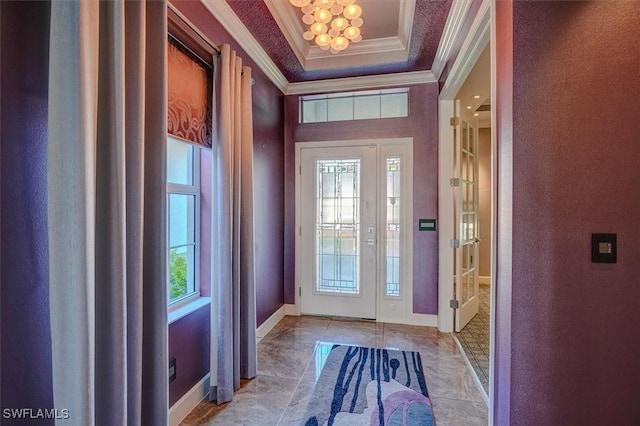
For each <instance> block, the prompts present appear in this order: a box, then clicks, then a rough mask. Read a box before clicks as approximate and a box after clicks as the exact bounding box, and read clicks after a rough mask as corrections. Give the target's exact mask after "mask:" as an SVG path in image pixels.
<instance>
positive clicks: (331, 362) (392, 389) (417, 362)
mask: <svg viewBox="0 0 640 426" xmlns="http://www.w3.org/2000/svg"><path fill="white" fill-rule="evenodd" d="M303 422H304V423H303V424H304V425H305V426H319V425H329V426H332V425H335V426H338V425H349V426H357V425H367V426H373V425H380V426H382V425H385V426H400V425H403V426H404V425H410V426H434V425H435V420H434V417H433V411H432V410H431V401H430V400H429V393H428V391H427V384H426V382H425V379H424V373H423V369H422V360H421V359H420V354H419V353H418V352H410V351H398V350H391V349H374V348H363V347H358V346H346V345H334V346H333V348H332V350H331V352H330V353H329V356H328V357H327V361H326V363H325V365H324V367H323V369H322V372H321V373H320V377H319V378H318V381H317V383H316V386H315V388H314V390H313V394H312V396H311V399H310V400H309V405H308V406H307V411H306V414H305V417H304V420H303Z"/></svg>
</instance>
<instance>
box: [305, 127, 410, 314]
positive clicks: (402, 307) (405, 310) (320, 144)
mask: <svg viewBox="0 0 640 426" xmlns="http://www.w3.org/2000/svg"><path fill="white" fill-rule="evenodd" d="M372 144H375V145H378V146H380V147H382V146H391V145H405V146H407V149H408V154H407V157H408V158H409V159H411V160H413V138H383V139H356V140H339V141H314V142H296V144H295V164H296V166H295V167H296V174H295V176H296V179H295V209H296V216H295V223H296V227H295V229H296V234H295V235H296V241H295V314H296V315H300V313H301V312H300V307H301V303H300V285H301V283H300V266H299V262H300V260H301V239H300V232H299V229H300V225H301V208H300V199H301V182H300V172H299V170H300V165H301V154H302V152H301V150H302V149H304V148H330V147H347V146H367V145H372ZM378 165H379V164H378ZM403 168H404V170H405V173H403V179H402V182H403V184H405V185H406V191H407V193H409V194H412V195H413V161H407V162H405V165H404V166H403ZM378 179H380V176H379V177H378ZM378 187H380V185H378ZM407 201H408V202H407V203H406V204H405V205H404V209H405V210H404V211H405V212H406V213H405V214H403V216H404V219H405V222H406V223H407V225H406V226H404V228H406V230H407V232H406V233H404V234H403V235H402V237H403V241H402V248H403V253H405V260H404V262H403V266H402V272H401V273H402V277H403V282H404V283H405V288H404V293H405V294H404V296H403V297H402V298H401V299H399V300H393V301H391V302H393V305H394V306H393V308H392V309H393V311H392V312H389V308H390V307H391V304H392V303H386V302H389V300H387V299H385V298H384V297H382V295H381V288H380V285H379V284H380V277H379V278H378V280H377V281H378V283H377V284H378V285H377V295H378V297H377V298H376V300H377V302H376V321H378V322H381V321H384V322H396V323H405V324H414V323H416V321H417V320H416V318H414V317H415V314H413V312H412V311H413V232H412V231H413V196H411V197H410V199H409V200H407ZM378 247H379V249H380V248H381V246H380V245H378ZM378 271H380V267H378ZM378 275H380V274H379V273H378ZM419 320H422V318H419Z"/></svg>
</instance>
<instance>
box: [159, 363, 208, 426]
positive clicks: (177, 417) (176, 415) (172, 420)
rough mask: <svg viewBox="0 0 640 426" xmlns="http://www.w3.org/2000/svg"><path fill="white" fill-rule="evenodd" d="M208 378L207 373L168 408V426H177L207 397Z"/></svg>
mask: <svg viewBox="0 0 640 426" xmlns="http://www.w3.org/2000/svg"><path fill="white" fill-rule="evenodd" d="M209 377H210V374H209V373H207V375H206V376H204V377H203V378H202V380H200V381H199V382H198V383H197V384H196V385H195V386H194V387H192V388H191V389H190V390H189V391H188V392H187V393H185V394H184V395H183V396H182V398H180V399H179V400H178V401H177V402H176V403H175V404H173V405H172V406H171V408H169V426H178V425H179V424H180V422H182V421H183V420H184V419H185V417H187V416H188V415H189V413H190V412H192V411H193V410H194V408H196V406H197V405H198V404H199V403H200V401H202V400H203V399H204V398H206V396H207V395H209Z"/></svg>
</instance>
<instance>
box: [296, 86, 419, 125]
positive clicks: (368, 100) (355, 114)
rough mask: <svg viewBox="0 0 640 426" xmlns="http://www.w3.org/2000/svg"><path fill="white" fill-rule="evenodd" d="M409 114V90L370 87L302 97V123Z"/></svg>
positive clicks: (393, 116)
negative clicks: (369, 88)
mask: <svg viewBox="0 0 640 426" xmlns="http://www.w3.org/2000/svg"><path fill="white" fill-rule="evenodd" d="M408 116H409V89H384V90H367V91H361V92H342V93H331V94H324V95H310V96H301V97H300V122H302V123H321V122H330V121H349V120H366V119H376V118H396V117H408Z"/></svg>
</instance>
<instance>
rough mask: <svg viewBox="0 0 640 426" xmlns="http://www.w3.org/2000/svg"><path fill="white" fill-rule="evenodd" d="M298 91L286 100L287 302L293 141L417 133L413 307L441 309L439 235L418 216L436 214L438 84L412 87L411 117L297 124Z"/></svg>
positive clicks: (289, 298)
mask: <svg viewBox="0 0 640 426" xmlns="http://www.w3.org/2000/svg"><path fill="white" fill-rule="evenodd" d="M298 100H299V97H298V96H287V99H286V108H285V109H286V116H287V124H286V129H285V133H286V136H285V137H286V146H285V163H286V171H285V194H286V199H285V215H286V216H285V221H286V227H285V262H286V263H285V303H294V302H295V279H294V271H295V258H294V254H295V143H296V142H310V141H334V140H349V139H367V138H371V139H373V138H401V137H412V138H413V162H414V163H413V164H414V166H413V179H414V187H413V217H414V223H412V224H411V225H410V226H411V227H412V228H413V229H414V234H413V258H414V259H413V312H414V313H421V314H437V311H438V234H437V233H436V232H418V231H417V228H418V226H417V221H418V219H419V218H436V217H437V213H438V85H437V83H433V84H422V85H416V86H411V87H410V94H409V117H407V118H386V119H379V120H356V121H339V122H333V123H312V124H300V123H298Z"/></svg>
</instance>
